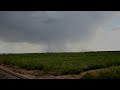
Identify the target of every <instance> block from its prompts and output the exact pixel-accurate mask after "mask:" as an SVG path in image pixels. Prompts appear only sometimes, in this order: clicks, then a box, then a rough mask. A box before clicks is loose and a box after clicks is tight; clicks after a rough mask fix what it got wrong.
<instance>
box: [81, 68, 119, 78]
mask: <svg viewBox="0 0 120 90" xmlns="http://www.w3.org/2000/svg"><path fill="white" fill-rule="evenodd" d="M82 79H120V66H113V67H110V68H107V69H101V70H99V71H95V72H90V73H87V74H86V75H85V76H83V77H82Z"/></svg>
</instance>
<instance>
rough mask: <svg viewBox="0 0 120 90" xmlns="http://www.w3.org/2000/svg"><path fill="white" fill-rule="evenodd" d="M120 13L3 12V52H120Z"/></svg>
mask: <svg viewBox="0 0 120 90" xmlns="http://www.w3.org/2000/svg"><path fill="white" fill-rule="evenodd" d="M119 39H120V12H119V11H0V53H34V52H81V51H101V50H102V51H105V50H120V40H119Z"/></svg>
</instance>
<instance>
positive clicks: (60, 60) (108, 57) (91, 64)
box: [0, 52, 120, 75]
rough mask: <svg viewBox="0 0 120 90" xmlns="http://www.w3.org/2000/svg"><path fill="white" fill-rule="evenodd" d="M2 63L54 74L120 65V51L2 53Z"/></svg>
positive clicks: (75, 72) (74, 72)
mask: <svg viewBox="0 0 120 90" xmlns="http://www.w3.org/2000/svg"><path fill="white" fill-rule="evenodd" d="M0 64H7V65H11V66H17V67H19V68H25V69H29V70H39V71H41V72H44V73H47V74H53V75H63V74H78V73H81V72H83V71H87V70H91V69H97V68H105V67H110V66H115V65H120V52H85V53H33V54H1V55H0Z"/></svg>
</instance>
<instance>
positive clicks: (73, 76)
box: [0, 65, 110, 79]
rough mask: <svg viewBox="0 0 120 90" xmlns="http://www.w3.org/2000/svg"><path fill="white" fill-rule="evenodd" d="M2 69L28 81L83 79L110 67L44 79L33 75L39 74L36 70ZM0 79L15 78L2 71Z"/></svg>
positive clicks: (46, 76)
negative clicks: (89, 74) (88, 74)
mask: <svg viewBox="0 0 120 90" xmlns="http://www.w3.org/2000/svg"><path fill="white" fill-rule="evenodd" d="M1 67H2V68H4V69H7V70H9V71H12V72H13V73H17V74H18V75H23V76H25V77H27V78H28V79H81V78H82V77H83V76H84V75H86V74H87V73H91V72H96V71H100V70H105V69H109V68H110V67H107V68H102V69H94V70H89V71H85V72H83V73H80V74H68V75H61V76H54V75H45V76H42V77H36V76H33V74H34V73H35V72H37V71H35V70H29V71H27V70H24V69H20V70H17V69H13V68H11V67H9V66H6V65H0V68H1ZM0 77H5V78H15V77H12V76H10V75H9V74H6V75H5V74H4V73H3V72H2V71H0Z"/></svg>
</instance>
